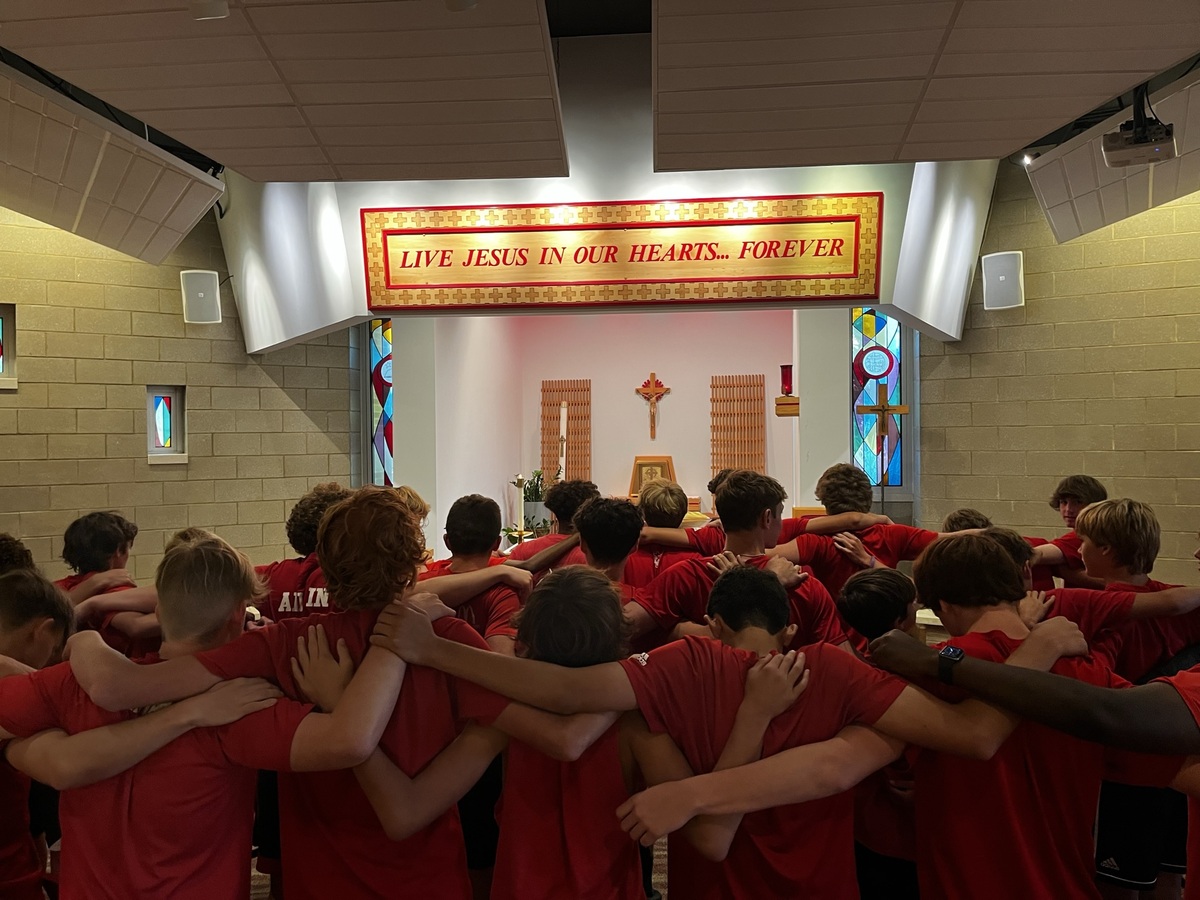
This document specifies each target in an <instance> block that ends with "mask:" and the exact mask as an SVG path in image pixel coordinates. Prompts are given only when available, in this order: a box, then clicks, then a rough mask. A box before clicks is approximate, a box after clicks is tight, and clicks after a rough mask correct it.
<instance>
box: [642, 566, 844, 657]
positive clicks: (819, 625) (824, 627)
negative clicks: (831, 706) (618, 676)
mask: <svg viewBox="0 0 1200 900" xmlns="http://www.w3.org/2000/svg"><path fill="white" fill-rule="evenodd" d="M708 562H709V559H707V558H700V559H688V560H684V561H683V562H681V563H678V564H676V565H674V566H672V567H671V568H669V569H667V571H665V572H663V573H662V574H661V575H659V576H658V577H657V578H656V579H654V581H652V582H651V583H650V585H649V586H648V587H645V588H643V589H642V590H640V591H636V592H635V593H634V597H633V602H635V603H637V604H638V605H639V606H641V607H642V608H643V609H644V610H646V612H647V613H649V614H650V618H652V619H653V620H654V622H655V624H656V625H658V627H659V628H662V629H663V630H664V631H667V632H670V631H671V629H673V628H674V627H675V626H676V625H678V624H679V623H680V622H696V623H699V624H704V617H705V616H706V615H707V614H708V595H709V593H710V592H711V591H712V586H713V582H715V581H716V580H717V576H716V575H714V574H713V573H712V572H711V571H709V569H708ZM744 562H745V564H746V565H748V566H754V567H755V568H756V569H763V568H766V565H767V563H768V562H770V557H766V556H752V557H749V558H748V559H746V560H744ZM788 605H789V608H790V615H789V620H790V623H791V624H793V625H796V626H797V629H796V639H795V640H794V641H793V642H792V646H793V647H801V646H803V645H805V644H811V643H814V642H816V641H824V642H826V643H829V644H840V643H842V642H843V641H845V640H846V632H845V630H844V629H843V628H842V624H841V620H840V619H839V618H838V614H837V607H836V606H834V604H833V598H832V597H830V596H829V592H828V591H826V590H825V588H824V587H823V586H822V585H821V582H819V581H817V579H815V578H813V577H812V576H811V574H810V576H809V577H808V579H806V580H805V581H804V582H803V583H802V584H801V585H800V586H799V587H797V588H793V589H792V590H790V591H788Z"/></svg>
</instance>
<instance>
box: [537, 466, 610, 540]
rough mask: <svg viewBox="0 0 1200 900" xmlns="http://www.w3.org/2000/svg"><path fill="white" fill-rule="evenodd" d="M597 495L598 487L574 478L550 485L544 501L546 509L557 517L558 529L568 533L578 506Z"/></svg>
mask: <svg viewBox="0 0 1200 900" xmlns="http://www.w3.org/2000/svg"><path fill="white" fill-rule="evenodd" d="M599 496H600V489H599V488H598V487H596V486H595V485H594V484H592V483H591V482H590V481H583V480H580V479H575V480H573V481H559V482H556V483H555V484H553V485H551V486H550V488H549V490H547V491H546V499H545V501H544V502H545V504H546V509H548V510H550V512H552V513H554V518H556V519H558V530H559V531H560V532H564V533H568V532H570V531H571V529H572V527H573V526H572V525H571V522H572V521H573V520H574V519H575V513H577V512H579V507H581V506H583V504H585V503H587V502H588V501H589V500H591V499H593V498H595V497H599Z"/></svg>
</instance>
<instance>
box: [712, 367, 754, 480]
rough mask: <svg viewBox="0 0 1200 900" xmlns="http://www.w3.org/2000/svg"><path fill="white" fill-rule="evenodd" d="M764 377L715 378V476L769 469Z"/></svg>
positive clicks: (713, 385)
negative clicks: (740, 470) (729, 471)
mask: <svg viewBox="0 0 1200 900" xmlns="http://www.w3.org/2000/svg"><path fill="white" fill-rule="evenodd" d="M766 409H767V394H766V376H765V375H714V376H713V377H712V472H713V474H714V475H716V474H717V472H719V471H720V470H721V469H753V470H754V471H755V472H765V471H766V468H767V438H766V435H767V412H766Z"/></svg>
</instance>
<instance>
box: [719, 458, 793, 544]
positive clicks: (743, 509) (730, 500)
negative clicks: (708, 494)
mask: <svg viewBox="0 0 1200 900" xmlns="http://www.w3.org/2000/svg"><path fill="white" fill-rule="evenodd" d="M786 499H787V491H785V490H784V489H783V485H781V484H780V483H779V482H778V481H776V480H775V479H774V478H772V477H771V476H770V475H759V474H758V473H757V472H752V471H750V470H749V469H738V470H737V471H734V472H730V473H729V475H728V477H726V479H725V480H724V481H722V482H721V486H720V487H719V488H717V497H716V504H717V515H718V516H720V517H721V525H722V526H724V528H725V531H726V532H730V531H749V530H750V529H751V528H754V527H755V525H756V524H757V522H758V517H759V516H761V515H762V513H763V510H765V509H769V510H771V511H774V510H775V508H776V507H777V506H779V505H780V504H781V503H783V501H784V500H786Z"/></svg>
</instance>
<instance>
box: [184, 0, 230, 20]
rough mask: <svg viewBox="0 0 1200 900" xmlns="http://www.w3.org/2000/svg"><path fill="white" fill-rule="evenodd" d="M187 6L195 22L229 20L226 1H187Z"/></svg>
mask: <svg viewBox="0 0 1200 900" xmlns="http://www.w3.org/2000/svg"><path fill="white" fill-rule="evenodd" d="M188 6H189V7H190V9H191V11H192V18H193V19H195V20H196V21H197V22H204V21H207V20H208V19H227V18H229V3H228V0H188Z"/></svg>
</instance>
